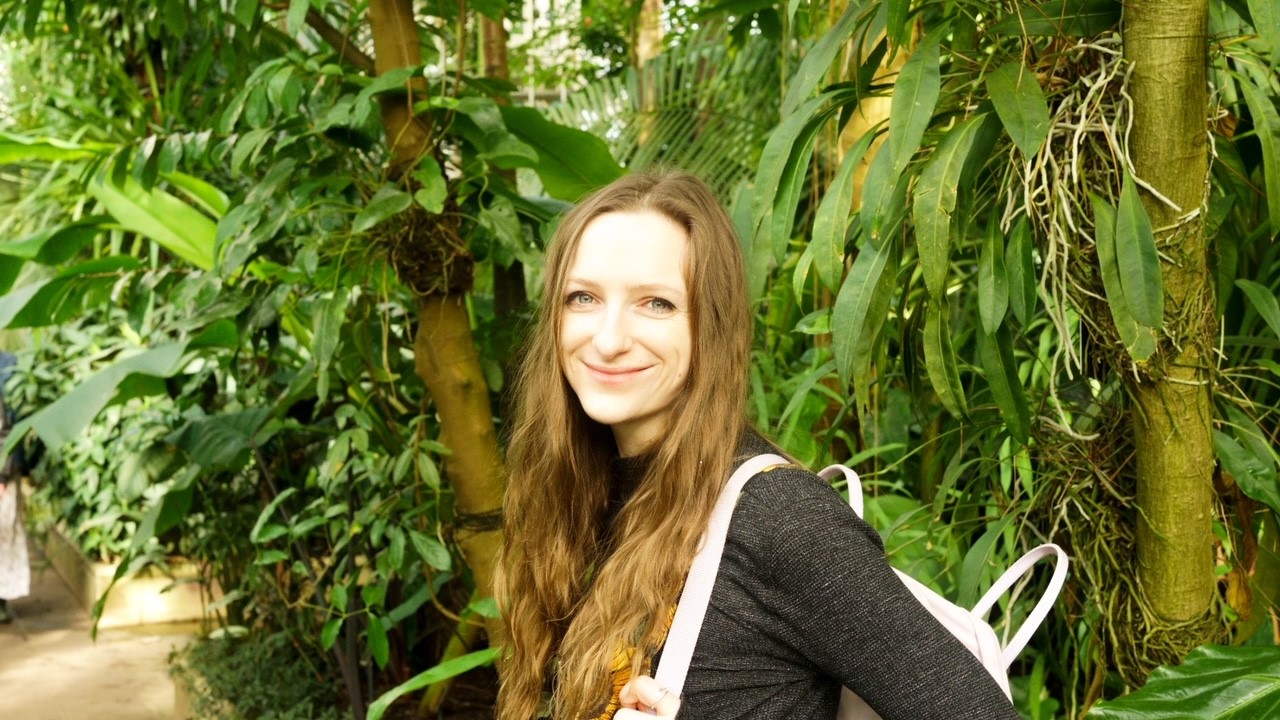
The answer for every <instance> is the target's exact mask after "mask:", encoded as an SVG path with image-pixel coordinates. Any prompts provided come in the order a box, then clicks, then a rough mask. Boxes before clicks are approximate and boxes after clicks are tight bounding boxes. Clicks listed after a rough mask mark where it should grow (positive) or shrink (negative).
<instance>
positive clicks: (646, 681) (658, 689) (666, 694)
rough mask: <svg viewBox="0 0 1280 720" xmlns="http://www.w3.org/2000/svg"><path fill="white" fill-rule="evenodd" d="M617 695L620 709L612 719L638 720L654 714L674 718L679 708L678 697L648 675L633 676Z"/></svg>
mask: <svg viewBox="0 0 1280 720" xmlns="http://www.w3.org/2000/svg"><path fill="white" fill-rule="evenodd" d="M618 697H619V699H620V700H621V701H622V709H621V710H619V711H618V712H616V713H614V715H613V717H614V720H639V719H640V718H651V717H653V716H655V715H656V716H658V717H663V718H674V717H675V716H676V711H677V710H679V709H680V697H679V696H677V695H676V694H675V693H673V692H671V691H670V690H667V689H665V688H663V687H662V686H661V685H659V684H658V681H657V680H654V679H653V678H651V677H649V676H648V675H641V676H640V677H637V678H633V679H632V680H631V682H629V683H627V684H626V685H623V686H622V692H621V694H620V695H619V696H618Z"/></svg>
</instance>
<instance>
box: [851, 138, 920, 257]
mask: <svg viewBox="0 0 1280 720" xmlns="http://www.w3.org/2000/svg"><path fill="white" fill-rule="evenodd" d="M910 180H911V178H910V176H909V175H907V174H906V173H894V171H893V156H892V154H891V153H890V152H889V148H888V147H887V146H885V145H881V146H880V149H879V150H877V151H876V155H875V157H874V158H872V160H871V165H870V166H869V167H868V168H867V175H866V178H865V179H864V180H863V182H862V209H861V211H860V213H859V214H860V216H861V218H862V232H863V234H864V235H865V236H866V238H867V240H868V241H869V242H870V243H871V244H873V245H876V246H877V247H879V246H881V245H883V244H885V242H884V241H885V239H886V238H888V237H890V236H892V235H893V234H894V233H895V232H896V231H897V229H898V227H899V225H900V224H901V223H902V219H903V218H904V217H906V214H907V186H908V185H909V184H910Z"/></svg>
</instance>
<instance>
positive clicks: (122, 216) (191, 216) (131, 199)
mask: <svg viewBox="0 0 1280 720" xmlns="http://www.w3.org/2000/svg"><path fill="white" fill-rule="evenodd" d="M89 192H90V193H92V194H93V196H94V197H96V198H97V199H98V202H100V203H102V206H103V208H104V209H105V210H106V211H107V212H108V213H110V214H111V216H112V217H114V218H115V219H116V221H117V222H119V223H120V225H121V226H122V227H124V229H126V230H131V231H133V232H136V233H138V234H139V235H142V236H144V237H146V238H147V239H149V240H152V241H154V242H157V243H159V244H160V245H161V246H162V247H164V248H165V249H166V250H168V251H169V252H171V253H173V254H174V255H177V256H178V257H180V258H182V259H183V260H186V261H187V262H189V263H191V264H192V265H195V266H196V267H198V268H200V269H201V270H209V269H212V268H213V248H214V238H215V237H216V236H217V224H216V223H215V222H214V221H213V220H212V219H210V218H209V216H208V215H205V214H204V213H202V212H200V211H199V210H197V209H195V208H193V207H191V206H190V205H188V204H187V203H185V202H183V201H181V200H179V199H178V198H176V197H174V196H173V195H170V194H169V193H167V192H165V191H164V190H161V189H160V188H157V187H153V188H151V189H149V190H148V189H146V188H144V187H143V186H142V184H141V183H139V182H138V181H137V180H134V179H133V178H132V177H130V176H125V177H124V178H120V179H117V178H113V177H111V174H110V173H101V174H99V175H98V176H97V177H95V178H94V179H93V180H92V181H91V182H90V183H89Z"/></svg>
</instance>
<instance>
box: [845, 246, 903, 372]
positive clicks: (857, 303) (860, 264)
mask: <svg viewBox="0 0 1280 720" xmlns="http://www.w3.org/2000/svg"><path fill="white" fill-rule="evenodd" d="M892 258H893V249H892V248H891V247H890V246H889V245H888V244H886V245H885V247H883V248H876V246H874V245H872V244H871V243H866V244H865V245H864V246H863V247H862V249H861V251H859V252H858V257H857V258H856V259H855V260H854V261H853V266H852V267H850V268H849V275H848V276H847V277H846V278H845V280H844V284H843V285H841V286H840V292H839V294H837V295H836V303H835V306H834V307H833V308H832V311H831V343H832V346H833V348H834V350H835V356H836V368H837V370H838V371H839V373H840V377H841V379H843V380H844V381H845V382H849V381H850V380H851V379H852V378H853V376H854V374H855V368H854V352H853V350H854V346H855V344H856V343H857V341H858V339H859V338H861V337H863V336H864V334H866V333H867V332H868V331H869V330H870V326H872V325H874V326H875V327H876V328H877V329H878V328H879V325H878V324H875V320H876V318H875V317H873V316H872V314H871V313H872V310H874V307H873V303H872V299H873V298H874V296H875V289H876V286H877V285H878V284H879V283H880V278H881V276H882V275H884V274H885V268H887V267H889V261H890V260H891V259H892ZM888 274H889V275H893V274H894V273H892V272H890V273H888Z"/></svg>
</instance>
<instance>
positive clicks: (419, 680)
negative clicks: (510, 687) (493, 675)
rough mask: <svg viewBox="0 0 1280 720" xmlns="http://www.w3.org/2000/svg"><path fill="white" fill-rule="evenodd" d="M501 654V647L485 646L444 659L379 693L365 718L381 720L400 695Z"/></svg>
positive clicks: (419, 688) (489, 663) (457, 673)
mask: <svg viewBox="0 0 1280 720" xmlns="http://www.w3.org/2000/svg"><path fill="white" fill-rule="evenodd" d="M501 654H502V648H500V647H490V648H485V649H484V650H476V651H475V652H470V653H467V654H466V655H463V656H461V657H456V658H453V659H452V660H446V661H444V662H442V663H440V664H439V665H436V666H435V667H432V668H431V669H429V670H425V671H423V672H421V673H419V674H417V675H415V676H413V677H412V678H409V679H408V680H406V681H405V682H403V683H401V684H399V685H397V686H395V687H393V688H391V689H390V690H388V691H386V692H385V693H383V694H382V695H380V696H379V697H378V699H377V700H374V701H373V703H371V704H370V705H369V713H368V715H367V718H368V720H382V716H383V715H385V714H386V712H387V708H389V707H391V703H393V702H395V701H396V700H398V699H399V698H400V696H402V695H405V694H406V693H411V692H416V691H418V690H421V689H423V688H425V687H428V686H431V685H435V684H436V683H438V682H440V681H442V680H448V679H449V678H452V677H457V676H458V675H461V674H463V673H465V672H467V671H469V670H474V669H475V668H478V667H483V666H485V665H491V664H493V662H494V661H495V660H497V659H498V656H499V655H501Z"/></svg>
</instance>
